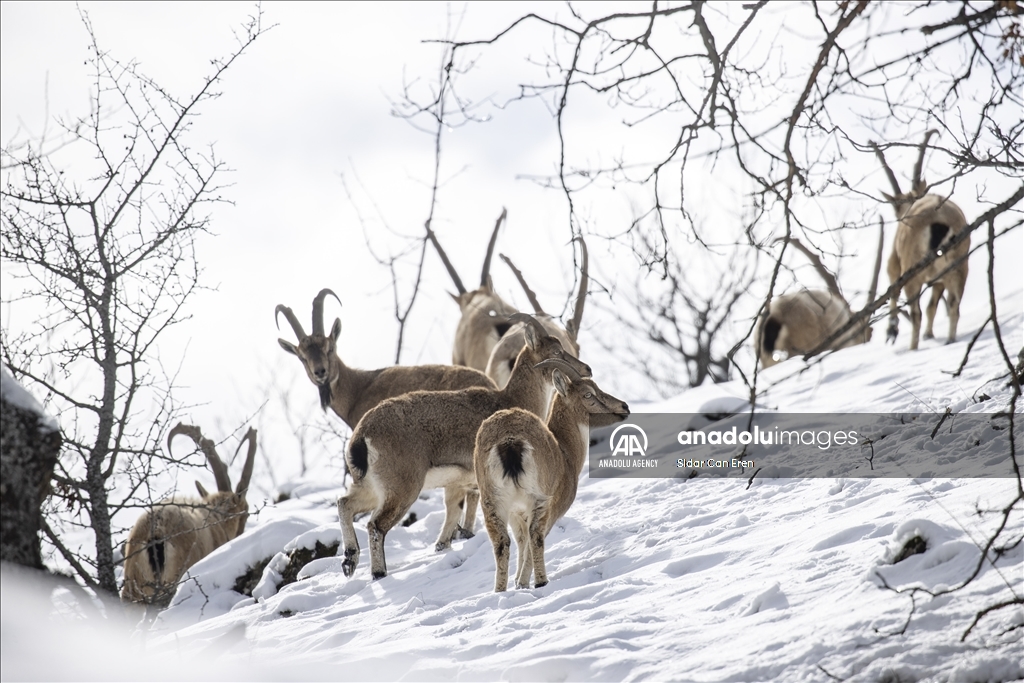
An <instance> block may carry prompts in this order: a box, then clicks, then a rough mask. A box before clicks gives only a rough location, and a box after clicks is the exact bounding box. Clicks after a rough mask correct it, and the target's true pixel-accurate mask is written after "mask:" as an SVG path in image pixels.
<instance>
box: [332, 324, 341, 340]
mask: <svg viewBox="0 0 1024 683" xmlns="http://www.w3.org/2000/svg"><path fill="white" fill-rule="evenodd" d="M340 336H341V318H335V319H334V325H332V326H331V340H332V341H334V342H335V343H337V341H338V337H340Z"/></svg>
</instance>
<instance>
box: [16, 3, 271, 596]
mask: <svg viewBox="0 0 1024 683" xmlns="http://www.w3.org/2000/svg"><path fill="white" fill-rule="evenodd" d="M81 18H82V22H83V24H84V26H85V30H86V32H87V33H88V35H89V40H90V46H89V61H88V64H89V66H90V69H91V79H92V90H91V107H90V109H91V111H90V113H89V115H88V116H85V117H82V118H81V119H76V120H70V121H67V120H59V121H58V124H59V126H60V128H61V129H62V130H63V133H62V138H61V139H62V140H65V141H66V142H65V144H64V145H63V147H61V148H60V149H57V150H54V149H53V148H52V147H47V146H44V145H43V144H37V143H36V142H34V141H32V140H27V141H15V142H14V143H12V144H11V145H10V146H9V147H7V148H5V149H4V150H3V167H4V169H5V177H4V179H3V183H2V189H0V192H2V194H0V198H2V203H3V207H2V213H3V219H2V220H3V233H2V239H0V257H2V260H3V264H4V268H5V269H7V270H8V272H9V273H10V275H11V277H13V278H15V280H14V281H15V282H16V284H17V285H18V286H17V292H15V291H14V290H13V289H7V288H5V292H4V299H3V301H4V303H5V304H7V305H12V304H15V308H13V309H12V310H14V311H15V313H16V315H13V316H12V317H11V319H10V321H9V322H5V327H4V328H3V338H2V343H3V357H4V361H5V362H6V363H7V364H8V365H9V366H10V367H11V369H12V370H13V372H14V373H15V374H16V376H18V377H19V378H20V379H22V381H26V382H28V383H29V384H30V385H34V386H36V387H39V388H41V389H43V390H44V391H45V392H47V394H48V397H49V401H50V402H51V405H52V406H54V407H55V412H56V413H57V414H58V416H59V419H60V422H61V426H62V431H63V437H64V443H65V447H64V451H63V453H62V455H61V457H60V461H59V463H58V465H57V469H56V472H55V474H54V483H55V490H56V492H57V494H58V495H57V497H56V499H52V500H51V505H50V508H49V510H48V513H49V514H47V516H46V520H45V521H44V532H45V533H46V536H47V538H48V540H49V541H50V542H51V543H52V544H53V545H54V546H55V547H56V549H57V550H58V551H59V552H60V553H61V554H62V555H63V557H64V559H65V560H66V561H67V562H68V563H69V564H70V565H71V566H72V567H73V568H74V569H75V571H76V572H77V574H78V575H79V577H80V578H81V580H82V581H84V582H85V583H86V584H87V585H89V586H91V587H94V588H98V589H101V590H103V591H109V592H116V590H117V585H116V581H115V572H114V567H115V562H116V560H115V551H114V539H115V536H116V535H117V534H118V533H119V532H120V531H121V530H120V529H117V528H115V527H114V522H113V518H114V516H115V515H116V514H117V513H118V512H119V511H120V510H122V509H124V508H126V507H133V506H137V504H138V501H139V499H140V498H141V497H143V495H144V494H146V493H147V489H146V487H147V484H146V483H145V482H146V480H147V478H148V475H149V474H151V473H152V472H153V471H154V470H155V469H159V468H160V467H163V466H166V463H165V462H162V461H161V460H160V459H159V458H160V457H161V456H160V455H159V453H160V449H159V447H158V442H159V439H160V437H161V436H162V432H163V431H164V429H165V426H166V425H167V422H168V420H169V419H171V417H172V414H173V413H174V412H175V405H174V403H173V400H172V390H173V388H174V381H173V377H168V376H167V374H166V373H165V372H164V371H163V368H162V367H161V364H160V360H159V356H158V346H157V342H158V340H159V338H160V337H161V336H162V335H163V334H164V333H165V332H166V331H167V330H168V329H169V328H171V327H172V326H173V325H176V324H178V323H180V322H182V321H184V320H186V319H187V317H188V316H187V314H186V313H185V306H186V304H187V302H188V300H189V297H190V295H191V294H192V293H193V292H194V291H195V290H196V288H197V287H198V286H199V276H200V273H201V269H200V267H199V263H198V261H197V257H196V241H197V239H198V238H199V236H200V235H202V234H203V233H205V232H207V228H208V225H209V213H208V206H209V205H210V204H211V203H215V202H222V201H225V200H224V198H223V196H222V191H223V189H224V184H223V183H222V181H221V180H220V178H221V176H222V174H223V171H224V170H225V166H224V163H223V162H222V161H221V160H220V159H218V158H217V156H216V154H215V153H214V151H213V149H212V148H196V147H193V146H191V144H190V142H189V136H190V127H191V125H192V122H193V121H194V119H195V117H196V116H197V115H198V113H199V111H200V110H201V108H202V106H203V105H204V104H205V103H207V102H208V101H209V100H213V99H216V98H217V97H218V96H219V94H220V93H219V91H218V88H219V87H220V85H221V82H222V80H223V78H224V75H225V73H226V71H227V70H228V69H229V68H230V67H231V66H232V65H233V64H234V63H235V60H236V59H237V58H238V57H239V56H240V55H241V54H242V53H243V52H244V51H245V50H246V49H247V48H248V47H249V46H250V45H251V44H252V43H253V41H254V40H256V38H257V37H259V36H260V35H261V33H262V32H263V31H264V29H263V28H262V26H261V13H260V11H259V9H257V10H256V12H255V13H254V15H253V16H251V17H250V18H249V19H248V21H246V22H245V24H244V26H243V27H242V30H241V31H240V33H238V34H237V35H236V38H237V41H238V44H237V46H236V47H235V49H234V50H233V51H232V52H231V53H230V54H229V55H227V56H226V57H225V58H223V59H216V60H213V61H212V63H211V71H210V73H209V74H207V75H206V76H205V77H203V78H202V80H201V82H200V84H199V87H198V88H197V89H196V91H195V92H193V93H192V94H190V95H188V96H186V97H183V98H182V97H179V96H177V95H175V94H174V93H171V92H169V91H168V90H165V89H164V88H163V87H161V86H160V85H159V84H158V83H156V82H155V81H153V80H152V79H151V78H149V77H147V76H146V75H145V74H144V73H142V71H141V70H140V69H139V68H138V66H137V65H136V64H135V63H134V62H127V63H126V62H121V61H118V60H117V59H115V58H114V57H112V56H111V55H110V54H108V53H107V52H105V51H104V50H103V49H101V47H100V46H99V44H98V43H97V41H96V36H95V33H94V31H93V28H92V24H91V23H90V21H89V17H88V15H87V14H86V13H85V12H81ZM161 494H162V492H157V493H156V495H152V496H149V497H150V498H156V497H160V495H161ZM60 508H63V512H65V513H70V514H61V515H58V510H59V509H60ZM83 513H84V519H83V517H82V515H83ZM77 525H87V526H88V528H89V529H90V530H91V532H92V536H93V538H94V541H95V549H94V550H93V551H86V550H82V549H80V548H78V547H77V546H76V545H74V544H72V543H70V542H67V538H68V535H67V534H69V533H71V532H72V531H73V530H74V528H75V527H76V526H77Z"/></svg>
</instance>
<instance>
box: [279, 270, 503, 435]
mask: <svg viewBox="0 0 1024 683" xmlns="http://www.w3.org/2000/svg"><path fill="white" fill-rule="evenodd" d="M327 295H330V296H333V297H334V298H335V299H337V300H338V303H339V304H340V303H341V300H340V299H338V295H337V294H335V293H334V292H332V291H331V290H329V289H321V290H320V293H319V294H317V295H316V298H314V299H313V333H312V334H310V335H307V334H306V332H305V331H304V330H303V329H302V325H301V324H300V323H299V321H298V319H297V318H296V317H295V314H294V313H293V312H292V309H290V308H288V307H287V306H284V305H278V306H277V308H276V309H274V317H275V320H278V317H277V316H279V315H280V314H282V313H283V314H284V317H285V318H286V319H287V320H288V322H289V324H291V326H292V330H293V331H294V332H295V336H296V337H297V338H298V340H299V344H298V346H296V345H295V344H292V343H291V342H289V341H285V340H284V339H278V340H277V343H278V344H280V345H281V348H282V349H284V350H285V351H287V352H288V353H291V354H293V355H295V356H296V357H298V359H299V360H300V361H302V367H303V368H305V370H306V375H308V376H309V380H310V381H311V382H312V383H313V384H315V385H316V386H317V388H318V389H319V390H320V407H321V408H323V409H324V410H326V409H327V407H328V406H330V408H331V410H333V411H334V412H335V414H336V415H337V416H338V417H340V418H341V419H342V420H343V421H344V422H345V424H347V425H348V426H349V427H351V428H352V429H355V426H356V425H357V424H358V423H359V420H361V419H362V417H363V415H365V414H366V413H367V411H369V410H370V409H371V408H373V407H375V406H377V405H378V404H379V403H380V402H381V401H383V400H385V399H388V398H391V397H393V396H401V395H402V394H407V393H409V392H410V391H419V390H428V391H434V390H437V391H450V390H454V389H467V388H469V387H484V388H487V389H490V388H493V387H494V383H493V382H491V380H489V379H488V378H487V376H486V375H485V374H484V373H483V372H481V371H480V370H474V369H472V368H467V367H453V366H451V365H413V366H404V365H399V366H393V367H390V368H381V369H379V370H356V369H354V368H350V367H348V366H347V365H345V363H343V362H342V360H341V358H340V357H339V356H338V337H339V336H341V319H340V318H336V319H335V320H334V326H333V327H331V333H330V335H325V334H324V299H325V298H326V297H327Z"/></svg>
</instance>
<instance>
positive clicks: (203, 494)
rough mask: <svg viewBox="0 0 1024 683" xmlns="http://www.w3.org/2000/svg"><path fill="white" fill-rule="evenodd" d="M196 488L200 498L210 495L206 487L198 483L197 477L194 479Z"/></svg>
mask: <svg viewBox="0 0 1024 683" xmlns="http://www.w3.org/2000/svg"><path fill="white" fill-rule="evenodd" d="M196 489H198V491H199V495H200V496H201V497H202V498H208V497H209V496H210V494H209V493H207V491H206V489H204V488H203V485H202V484H200V483H199V480H198V479H197V480H196Z"/></svg>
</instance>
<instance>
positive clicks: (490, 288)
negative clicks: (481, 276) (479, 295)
mask: <svg viewBox="0 0 1024 683" xmlns="http://www.w3.org/2000/svg"><path fill="white" fill-rule="evenodd" d="M484 289H485V290H486V291H487V293H488V294H494V280H492V279H491V276H490V275H488V276H487V279H486V280H484Z"/></svg>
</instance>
